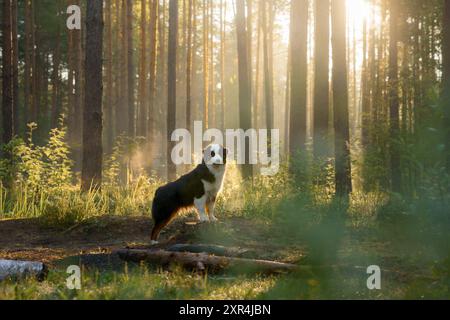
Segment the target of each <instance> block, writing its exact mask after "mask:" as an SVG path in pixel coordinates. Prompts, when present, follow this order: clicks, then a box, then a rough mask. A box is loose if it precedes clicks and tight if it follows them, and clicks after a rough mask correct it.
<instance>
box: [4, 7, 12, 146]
mask: <svg viewBox="0 0 450 320" xmlns="http://www.w3.org/2000/svg"><path fill="white" fill-rule="evenodd" d="M2 10H3V19H2V20H3V23H2V48H3V50H2V60H3V69H2V87H3V90H2V118H3V141H2V142H3V143H5V144H6V143H9V142H10V141H11V139H12V137H13V124H14V122H13V121H14V119H13V91H12V86H13V72H12V53H13V48H12V28H11V27H12V25H11V22H12V19H11V0H3V7H2Z"/></svg>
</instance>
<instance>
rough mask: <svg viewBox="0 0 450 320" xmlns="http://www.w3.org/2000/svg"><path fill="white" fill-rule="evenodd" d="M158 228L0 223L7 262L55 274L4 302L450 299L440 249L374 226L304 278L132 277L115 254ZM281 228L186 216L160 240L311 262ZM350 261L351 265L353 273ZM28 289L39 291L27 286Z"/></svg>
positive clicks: (0, 246)
mask: <svg viewBox="0 0 450 320" xmlns="http://www.w3.org/2000/svg"><path fill="white" fill-rule="evenodd" d="M151 228H152V221H151V219H150V218H148V217H116V216H110V217H100V218H93V219H92V220H90V221H87V222H84V223H82V224H79V225H75V226H74V227H71V228H70V229H58V228H54V227H49V226H45V225H42V223H41V222H40V221H39V220H38V219H21V220H0V258H2V259H17V260H31V261H42V262H45V263H46V264H47V265H48V266H49V267H50V270H51V273H50V276H49V280H48V281H47V282H48V283H47V284H46V285H45V284H38V283H37V282H32V284H31V283H30V282H29V281H32V280H27V281H28V282H26V283H23V284H19V285H18V287H17V286H16V285H14V284H12V283H6V284H5V283H3V284H0V299H1V298H6V299H21V298H24V299H30V298H32V299H40V298H57V299H59V298H70V297H77V298H81V299H97V298H119V299H120V298H137V299H140V298H161V299H171V298H200V299H202V298H206V299H214V298H218V299H230V298H234V299H259V298H289V299H292V298H294V299H308V298H314V299H316V298H319V299H320V298H332V299H341V298H343V299H348V298H358V299H359V298H362V299H366V298H370V299H390V298H394V299H396V298H414V299H416V298H430V297H432V298H436V297H437V298H449V297H450V295H447V296H446V294H448V291H445V290H446V289H445V285H446V280H444V282H442V278H441V277H440V276H439V275H436V273H435V272H434V270H433V269H432V267H431V266H432V260H433V254H432V253H430V252H428V251H427V248H419V249H417V248H416V249H415V250H414V254H411V252H410V251H405V250H404V248H402V247H401V246H397V245H396V244H395V243H393V241H392V240H390V241H389V240H383V239H382V238H380V237H379V236H377V235H376V234H374V233H372V232H370V231H369V230H352V231H350V230H347V231H346V232H345V235H344V237H343V240H342V241H340V244H339V247H338V248H337V252H336V259H335V260H333V261H334V262H333V263H335V264H337V265H338V266H341V267H342V266H343V268H340V270H341V271H339V272H333V273H332V274H328V275H318V276H317V275H307V276H306V277H303V276H302V277H299V278H295V279H293V278H292V277H290V276H288V275H282V276H277V277H260V276H249V275H243V276H228V275H208V277H207V280H206V279H205V277H204V276H200V275H195V274H192V273H188V272H185V271H181V270H178V271H173V272H172V271H169V272H167V271H162V270H152V271H151V273H150V274H151V275H150V277H151V279H149V278H148V277H149V275H148V270H146V271H145V272H143V271H142V270H140V271H136V272H137V273H133V274H132V276H131V277H132V278H133V279H134V280H129V277H128V265H127V264H125V263H124V262H123V261H121V260H120V259H119V258H118V257H117V256H116V255H114V254H113V251H114V250H116V249H121V248H125V247H138V248H141V247H146V246H148V243H149V234H150V231H151ZM279 232H280V230H278V228H277V226H276V225H273V224H272V223H269V222H267V221H264V220H257V219H250V218H245V217H231V218H226V219H224V220H222V221H221V222H219V223H217V224H196V223H195V222H194V218H193V217H192V216H188V217H182V218H179V219H177V220H176V221H174V223H172V224H171V225H170V226H169V227H168V228H167V229H165V230H164V232H163V233H162V235H161V246H162V247H164V246H166V245H169V244H175V243H183V244H187V243H189V244H214V245H223V246H227V247H233V248H237V249H239V250H241V252H242V256H243V257H247V258H258V259H267V260H274V261H281V262H288V263H296V264H300V265H309V264H310V263H311V261H310V259H309V255H310V252H311V248H308V246H307V245H306V244H302V243H301V242H300V243H299V241H294V240H292V241H289V240H288V241H283V242H280V241H278V240H277V234H279ZM281 232H282V230H281ZM73 264H76V265H83V267H84V268H85V269H86V270H88V272H89V275H90V276H89V277H90V279H88V278H89V277H86V279H85V285H86V286H87V287H89V290H86V291H85V292H81V293H73V292H68V291H67V289H66V288H64V283H65V282H64V281H65V278H66V277H67V274H65V270H66V268H67V267H68V266H69V265H73ZM370 265H380V267H381V268H382V270H383V272H384V274H383V282H382V285H383V287H382V290H368V289H367V285H366V281H367V278H368V277H369V275H368V274H367V272H366V269H367V267H368V266H370ZM356 266H358V267H361V268H360V269H358V270H360V272H359V271H358V272H355V271H354V270H355V269H353V267H356ZM346 267H349V269H348V270H347V272H346V271H345V268H346ZM137 269H138V268H137ZM52 270H54V271H53V272H54V274H53V276H52ZM124 270H125V271H124ZM342 270H344V271H342ZM99 272H100V273H104V276H103V278H102V275H100V278H101V279H103V280H101V281H100V282H101V283H102V284H99V280H98V278H99V275H98V273H99ZM124 272H125V273H126V274H127V276H126V280H125V279H121V280H117V279H116V276H117V275H123V274H124ZM111 274H115V276H112V277H113V278H114V279H115V280H114V281H115V282H114V283H115V285H113V286H112V287H111V284H110V283H109V282H110V280H108V279H112V278H111ZM155 279H157V281H156V280H155ZM117 281H118V282H117ZM129 281H131V282H132V283H133V284H130V283H129ZM150 282H151V289H149V288H146V289H145V290H144V289H141V287H142V285H143V284H144V283H150ZM30 286H31V287H33V288H34V289H33V290H32V291H27V288H29V287H30ZM93 287H95V290H94V289H92V288H93ZM131 287H132V288H133V289H130V288H131ZM137 287H139V290H137V289H136V288H137ZM149 287H150V285H149ZM238 287H239V289H237V288H238ZM13 288H15V289H13ZM17 288H19V290H18V289H17ZM124 288H128V290H125V289H124ZM20 289H22V290H23V291H21V290H20ZM30 290H31V289H30ZM124 290H125V291H124ZM447 290H448V289H447ZM92 292H94V293H92ZM74 295H75V296H74Z"/></svg>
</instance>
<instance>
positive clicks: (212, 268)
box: [117, 0, 298, 274]
mask: <svg viewBox="0 0 450 320" xmlns="http://www.w3.org/2000/svg"><path fill="white" fill-rule="evenodd" d="M238 1H239V0H238ZM244 1H245V0H244ZM117 254H118V255H119V257H120V258H121V259H122V260H125V261H132V262H136V263H139V262H143V261H145V262H147V263H151V264H157V265H162V266H165V267H167V266H170V265H171V264H175V265H177V264H178V265H181V266H182V267H183V268H185V269H188V270H195V271H201V272H203V271H206V270H207V271H208V272H211V273H215V272H219V271H222V270H228V271H234V272H241V273H263V274H277V273H283V272H291V271H296V270H297V268H298V267H297V266H296V265H293V264H288V263H281V262H275V261H266V260H253V259H244V258H233V257H223V256H215V255H208V254H206V253H190V252H170V251H165V250H139V249H124V250H118V251H117Z"/></svg>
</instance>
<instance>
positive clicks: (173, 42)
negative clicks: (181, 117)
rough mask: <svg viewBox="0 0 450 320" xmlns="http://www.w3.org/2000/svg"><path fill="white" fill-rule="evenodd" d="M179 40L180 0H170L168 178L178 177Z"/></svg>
mask: <svg viewBox="0 0 450 320" xmlns="http://www.w3.org/2000/svg"><path fill="white" fill-rule="evenodd" d="M177 40H178V0H169V50H168V63H167V77H168V79H167V85H168V107H167V137H168V143H167V178H168V179H169V180H174V179H175V178H176V173H177V170H176V166H175V164H174V162H173V161H172V149H173V146H174V145H173V142H172V141H171V136H172V133H173V132H174V131H175V126H176V112H177Z"/></svg>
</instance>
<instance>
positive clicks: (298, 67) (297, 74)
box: [289, 0, 308, 157]
mask: <svg viewBox="0 0 450 320" xmlns="http://www.w3.org/2000/svg"><path fill="white" fill-rule="evenodd" d="M291 6H292V7H291V40H290V41H291V45H290V46H291V110H290V134H289V145H290V147H289V150H290V154H291V157H295V156H296V154H297V153H298V152H299V151H302V152H304V151H305V144H306V123H307V119H306V103H307V99H306V94H307V88H306V86H307V71H308V68H307V42H308V1H307V0H293V1H292V3H291Z"/></svg>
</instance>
